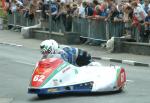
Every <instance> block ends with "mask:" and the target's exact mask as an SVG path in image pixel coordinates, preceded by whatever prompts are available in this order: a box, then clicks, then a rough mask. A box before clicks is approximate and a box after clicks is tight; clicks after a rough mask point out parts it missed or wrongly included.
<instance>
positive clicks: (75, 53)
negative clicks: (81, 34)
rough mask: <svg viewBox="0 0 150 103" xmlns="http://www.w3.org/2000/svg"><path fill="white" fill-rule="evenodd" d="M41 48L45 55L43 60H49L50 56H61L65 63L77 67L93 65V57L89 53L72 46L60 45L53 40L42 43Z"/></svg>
mask: <svg viewBox="0 0 150 103" xmlns="http://www.w3.org/2000/svg"><path fill="white" fill-rule="evenodd" d="M40 48H41V53H42V55H43V57H42V59H44V58H48V57H49V56H50V57H55V56H56V55H57V54H59V55H60V56H61V58H62V59H63V60H64V61H66V62H69V63H71V64H73V65H75V66H84V65H88V64H89V63H91V55H90V54H89V53H88V52H87V51H84V50H81V49H78V48H74V47H71V46H62V45H59V44H58V43H57V42H56V41H55V40H52V39H50V40H44V41H43V42H41V44H40Z"/></svg>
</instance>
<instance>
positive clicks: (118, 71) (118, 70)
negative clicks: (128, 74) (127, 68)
mask: <svg viewBox="0 0 150 103" xmlns="http://www.w3.org/2000/svg"><path fill="white" fill-rule="evenodd" d="M120 70H121V69H120V68H118V69H117V76H116V77H117V78H116V80H117V79H118V77H119V73H120Z"/></svg>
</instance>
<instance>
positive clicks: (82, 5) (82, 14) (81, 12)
mask: <svg viewBox="0 0 150 103" xmlns="http://www.w3.org/2000/svg"><path fill="white" fill-rule="evenodd" d="M85 4H86V2H83V3H81V5H80V6H79V17H82V18H85V7H84V5H85Z"/></svg>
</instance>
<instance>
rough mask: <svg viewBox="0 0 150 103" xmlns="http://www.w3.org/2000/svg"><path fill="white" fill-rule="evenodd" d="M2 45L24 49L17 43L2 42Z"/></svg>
mask: <svg viewBox="0 0 150 103" xmlns="http://www.w3.org/2000/svg"><path fill="white" fill-rule="evenodd" d="M0 44H4V45H10V46H17V47H22V46H23V45H19V44H15V43H9V42H1V43H0Z"/></svg>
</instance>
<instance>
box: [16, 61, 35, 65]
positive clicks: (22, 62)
mask: <svg viewBox="0 0 150 103" xmlns="http://www.w3.org/2000/svg"><path fill="white" fill-rule="evenodd" d="M15 62H17V63H21V64H27V65H31V66H35V64H33V63H29V62H24V61H15Z"/></svg>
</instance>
